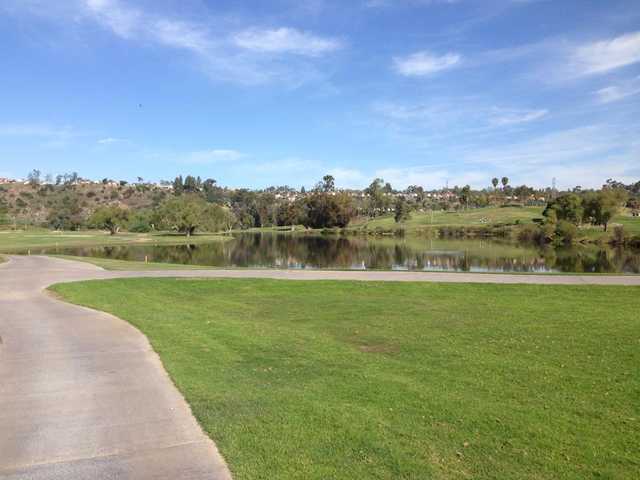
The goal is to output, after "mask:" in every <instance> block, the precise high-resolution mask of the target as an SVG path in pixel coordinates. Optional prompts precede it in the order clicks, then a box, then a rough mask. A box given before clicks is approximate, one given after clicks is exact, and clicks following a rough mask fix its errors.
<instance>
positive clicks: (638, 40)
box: [570, 32, 640, 75]
mask: <svg viewBox="0 0 640 480" xmlns="http://www.w3.org/2000/svg"><path fill="white" fill-rule="evenodd" d="M637 62H640V32H633V33H628V34H626V35H621V36H619V37H615V38H611V39H607V40H600V41H597V42H592V43H588V44H585V45H581V46H578V47H576V48H575V49H574V50H573V52H572V54H571V59H570V65H571V67H572V69H573V70H574V71H575V72H576V73H577V74H579V75H591V74H601V73H606V72H608V71H611V70H614V69H617V68H620V67H624V66H627V65H631V64H634V63H637Z"/></svg>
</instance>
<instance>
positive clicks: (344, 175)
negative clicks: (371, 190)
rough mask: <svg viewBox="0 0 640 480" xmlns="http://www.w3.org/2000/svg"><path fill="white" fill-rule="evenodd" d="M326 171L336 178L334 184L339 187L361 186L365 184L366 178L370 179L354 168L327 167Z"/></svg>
mask: <svg viewBox="0 0 640 480" xmlns="http://www.w3.org/2000/svg"><path fill="white" fill-rule="evenodd" d="M328 173H329V175H332V176H333V177H334V178H335V179H336V185H337V186H338V187H340V188H361V187H364V186H365V185H367V180H368V181H369V182H370V181H371V179H370V178H367V177H366V176H365V175H364V174H363V173H362V172H361V171H360V170H357V169H355V168H343V167H337V168H332V169H329V172H328Z"/></svg>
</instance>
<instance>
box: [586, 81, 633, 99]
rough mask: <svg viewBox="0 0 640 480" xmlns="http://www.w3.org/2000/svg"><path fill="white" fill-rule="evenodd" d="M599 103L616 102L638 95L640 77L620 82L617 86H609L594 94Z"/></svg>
mask: <svg viewBox="0 0 640 480" xmlns="http://www.w3.org/2000/svg"><path fill="white" fill-rule="evenodd" d="M594 93H595V95H596V96H597V98H598V101H599V102H600V103H611V102H617V101H619V100H622V99H624V98H627V97H631V96H633V95H638V94H639V93H640V77H636V78H634V79H633V80H630V81H627V82H622V83H620V84H618V85H610V86H608V87H604V88H601V89H600V90H598V91H596V92H594Z"/></svg>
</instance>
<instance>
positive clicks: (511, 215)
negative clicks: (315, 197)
mask: <svg viewBox="0 0 640 480" xmlns="http://www.w3.org/2000/svg"><path fill="white" fill-rule="evenodd" d="M542 210H543V209H542V208H540V207H523V208H517V207H505V208H500V207H487V208H474V209H470V210H464V211H460V212H444V211H434V212H433V214H432V213H431V212H422V213H421V212H413V213H412V214H411V218H409V219H408V220H406V221H405V222H402V223H400V224H397V223H396V222H395V220H394V218H393V215H392V214H390V215H384V216H381V217H376V218H374V219H371V220H366V221H356V222H353V224H352V225H350V226H352V227H354V228H362V229H364V228H366V229H367V230H371V229H374V230H375V229H376V228H382V229H389V228H397V227H400V226H401V227H404V228H405V229H406V230H408V231H413V230H420V229H425V228H430V227H440V226H452V227H470V226H477V227H482V226H490V225H497V224H512V223H515V222H520V223H531V222H532V220H533V219H534V218H540V217H542Z"/></svg>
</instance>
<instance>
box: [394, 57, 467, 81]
mask: <svg viewBox="0 0 640 480" xmlns="http://www.w3.org/2000/svg"><path fill="white" fill-rule="evenodd" d="M461 61H462V56H461V55H459V54H457V53H446V54H444V55H434V54H432V53H430V52H426V51H422V52H416V53H413V54H411V55H408V56H406V57H395V58H394V59H393V67H394V69H395V71H396V72H397V73H399V74H400V75H404V76H407V77H413V76H416V77H423V76H426V75H432V74H435V73H437V72H441V71H443V70H448V69H451V68H454V67H456V66H458V65H460V63H461Z"/></svg>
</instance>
